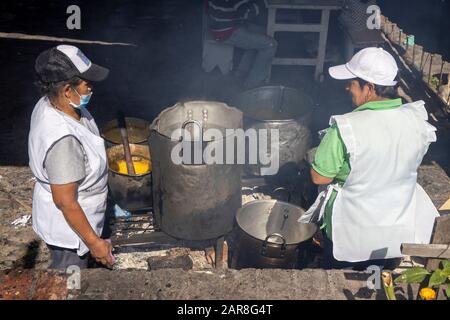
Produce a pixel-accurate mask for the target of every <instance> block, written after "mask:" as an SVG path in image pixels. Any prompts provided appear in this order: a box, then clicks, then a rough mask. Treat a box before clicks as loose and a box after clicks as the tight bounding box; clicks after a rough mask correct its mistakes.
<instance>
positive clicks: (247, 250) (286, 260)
mask: <svg viewBox="0 0 450 320" xmlns="http://www.w3.org/2000/svg"><path fill="white" fill-rule="evenodd" d="M303 214H304V210H303V209H302V208H300V207H297V206H294V205H292V204H289V203H286V202H281V201H277V200H257V201H253V202H250V203H247V204H246V205H244V206H243V207H242V208H241V209H239V211H238V213H237V214H236V222H237V226H238V228H237V234H236V237H235V239H234V244H233V248H234V250H233V259H232V267H233V268H236V269H242V268H280V269H291V268H296V267H297V266H298V265H299V256H301V254H302V253H304V250H306V249H307V248H308V246H309V242H310V239H311V238H312V237H313V235H314V234H315V233H316V231H317V226H316V225H315V224H301V223H299V222H298V221H297V220H298V219H299V218H300V217H301V216H302V215H303Z"/></svg>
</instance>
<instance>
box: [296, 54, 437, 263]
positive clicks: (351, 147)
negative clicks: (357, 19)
mask: <svg viewBox="0 0 450 320" xmlns="http://www.w3.org/2000/svg"><path fill="white" fill-rule="evenodd" d="M397 72H398V67H397V64H396V61H395V59H394V58H393V57H392V56H391V55H390V54H389V53H388V52H386V51H385V50H383V49H381V48H367V49H364V50H361V51H360V52H358V53H357V54H356V55H355V56H354V57H353V58H352V59H351V61H350V62H348V63H347V64H345V65H340V66H336V67H332V68H330V70H329V73H330V75H331V77H333V78H334V79H338V80H348V81H349V82H348V86H347V90H348V92H349V94H350V95H351V98H352V101H353V104H354V105H355V106H356V109H355V110H354V111H353V112H351V113H348V114H345V115H340V116H333V117H332V118H331V120H330V126H331V127H330V128H329V129H328V130H327V131H326V134H325V136H324V137H323V139H322V141H321V143H320V145H319V147H318V149H317V152H316V154H315V159H314V163H313V164H312V169H311V176H312V180H313V182H314V183H315V184H317V185H327V188H326V191H323V192H321V193H320V195H319V197H318V199H317V201H316V203H315V204H314V205H313V206H312V207H311V208H310V209H309V210H308V212H307V214H306V215H305V218H304V219H303V220H302V221H305V219H313V220H315V221H319V220H320V221H323V228H324V229H325V232H324V234H325V237H324V238H325V241H324V242H325V257H324V265H323V267H324V268H327V269H329V268H346V267H354V268H357V269H365V268H366V267H368V266H369V265H380V266H384V267H386V268H389V267H395V263H393V262H398V261H399V259H398V258H401V257H402V254H401V252H400V247H401V244H402V243H429V241H430V237H431V233H432V228H433V224H434V220H435V218H436V217H437V216H438V212H437V210H436V208H435V207H434V205H433V203H432V202H431V200H430V198H429V197H428V195H427V194H426V193H425V191H424V190H423V189H422V188H421V187H420V186H419V185H418V184H417V169H418V167H419V165H420V164H421V162H422V159H423V157H424V155H425V154H426V152H427V150H428V147H429V145H430V143H432V142H435V141H436V134H435V131H436V128H434V127H433V126H431V125H430V124H429V123H428V122H427V119H428V117H427V111H426V109H425V107H424V102H423V101H417V102H414V103H409V104H403V103H402V100H401V99H398V98H395V97H396V85H397V82H396V77H397Z"/></svg>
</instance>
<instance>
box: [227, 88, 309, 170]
mask: <svg viewBox="0 0 450 320" xmlns="http://www.w3.org/2000/svg"><path fill="white" fill-rule="evenodd" d="M233 105H234V106H236V107H238V108H239V109H240V110H242V111H243V112H244V128H245V129H246V130H247V129H249V128H254V129H257V130H258V129H267V130H268V131H269V132H270V129H278V130H279V137H280V143H279V166H280V171H279V172H280V173H283V172H284V171H285V170H286V169H288V170H289V169H290V168H292V167H294V168H295V167H296V166H297V165H298V164H300V163H301V162H302V161H303V159H304V158H305V155H306V152H307V151H308V149H309V148H310V145H311V131H310V130H309V128H308V126H309V124H310V122H311V118H312V112H313V109H314V104H313V101H312V100H311V98H310V97H308V96H307V95H305V94H304V93H302V92H300V91H298V90H296V89H293V88H287V87H283V86H269V87H261V88H256V89H253V90H250V91H246V92H244V93H242V94H240V95H239V96H238V97H237V98H236V99H235V100H234V102H233ZM268 150H269V151H268V156H273V155H271V154H270V149H268ZM245 169H246V172H247V173H250V174H253V175H256V176H260V175H262V173H261V165H259V164H258V165H247V166H246V167H245Z"/></svg>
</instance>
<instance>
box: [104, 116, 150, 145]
mask: <svg viewBox="0 0 450 320" xmlns="http://www.w3.org/2000/svg"><path fill="white" fill-rule="evenodd" d="M125 123H126V125H127V131H128V141H129V142H130V143H133V144H141V145H147V140H148V136H149V135H150V131H149V129H148V126H149V124H150V122H148V121H147V120H144V119H139V118H128V117H127V118H125ZM101 136H102V137H103V139H105V144H106V148H109V147H112V146H115V145H118V144H122V140H121V137H120V129H119V124H118V122H117V119H114V120H111V121H109V122H108V123H107V124H106V125H105V126H104V127H103V128H102V129H101Z"/></svg>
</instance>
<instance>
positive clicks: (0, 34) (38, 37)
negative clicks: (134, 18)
mask: <svg viewBox="0 0 450 320" xmlns="http://www.w3.org/2000/svg"><path fill="white" fill-rule="evenodd" d="M0 38H3V39H13V40H37V41H52V42H65V43H84V44H98V45H104V46H131V47H137V46H136V45H135V44H133V43H122V42H104V41H91V40H79V39H72V38H59V37H51V36H43V35H34V34H24V33H15V32H0Z"/></svg>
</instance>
